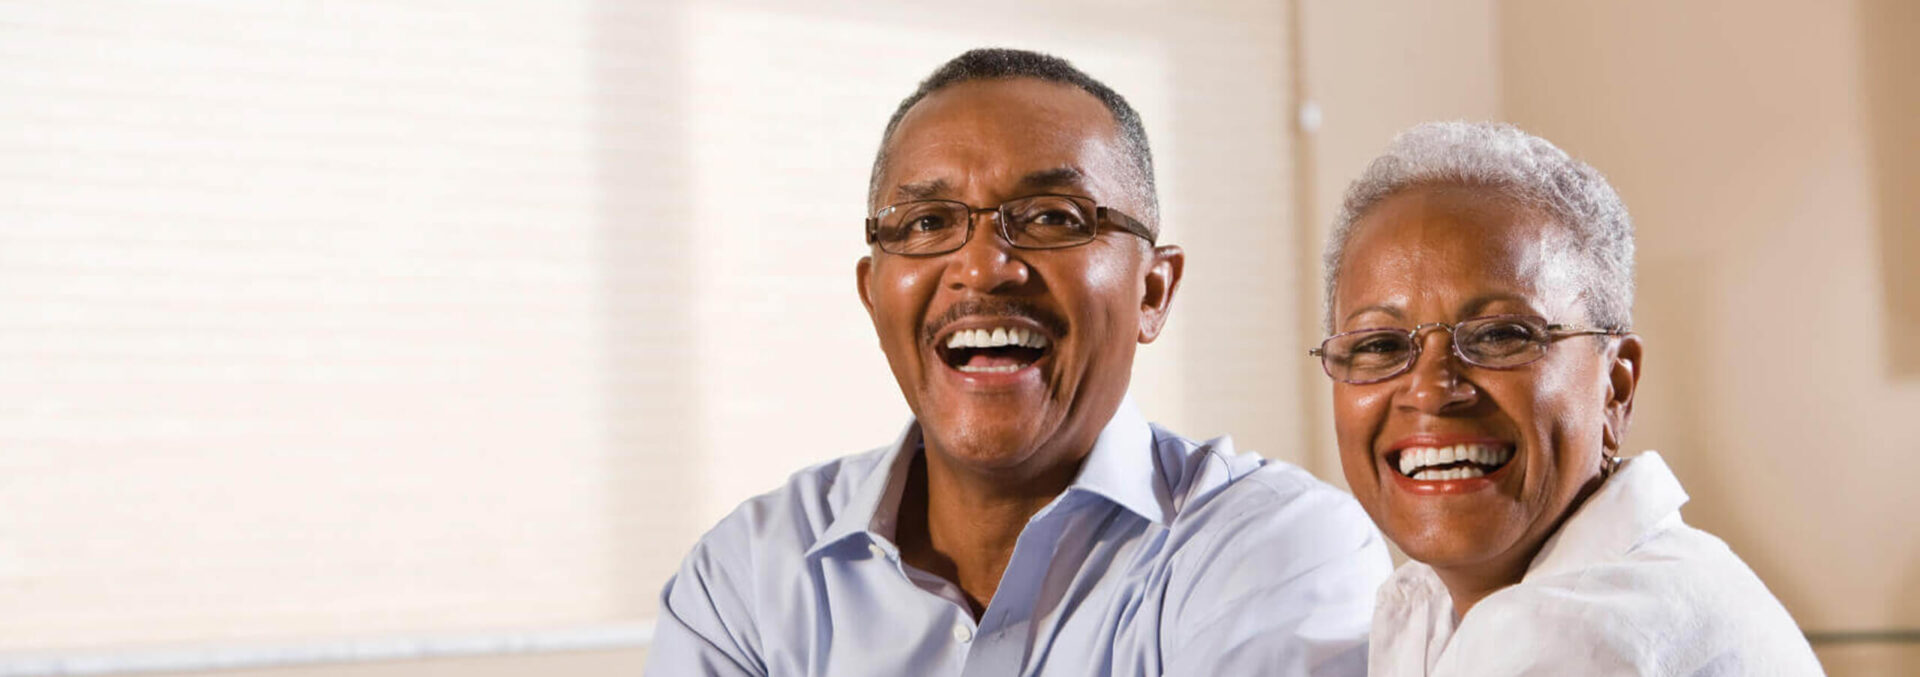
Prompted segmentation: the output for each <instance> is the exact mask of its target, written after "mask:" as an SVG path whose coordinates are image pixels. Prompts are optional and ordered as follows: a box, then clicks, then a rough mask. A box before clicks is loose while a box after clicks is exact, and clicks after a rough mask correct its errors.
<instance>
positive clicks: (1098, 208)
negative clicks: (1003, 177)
mask: <svg viewBox="0 0 1920 677" xmlns="http://www.w3.org/2000/svg"><path fill="white" fill-rule="evenodd" d="M1041 197H1057V198H1064V199H1066V200H1068V201H1070V202H1072V203H1074V204H1075V205H1077V206H1080V207H1082V208H1086V207H1092V209H1091V210H1090V211H1092V213H1093V232H1092V234H1091V235H1089V236H1088V237H1087V239H1085V240H1081V241H1079V242H1072V243H1068V244H1063V245H1055V246H1048V247H1035V246H1032V245H1023V244H1019V243H1016V242H1014V241H1013V236H1012V235H1010V234H1008V233H1007V221H1008V218H1009V217H1008V214H1007V205H1008V204H1010V203H1014V202H1019V201H1021V200H1031V199H1033V198H1041ZM926 203H942V204H950V205H958V206H959V207H960V208H962V209H965V210H967V234H966V237H963V238H960V242H958V243H957V244H955V245H954V246H953V247H952V248H951V249H943V250H940V251H928V252H913V253H910V254H909V253H902V252H895V251H888V250H887V248H886V247H885V246H881V247H880V250H881V251H885V252H887V253H888V254H893V255H895V256H940V255H942V254H951V253H953V252H956V251H960V248H961V247H965V246H967V243H968V242H972V241H973V222H974V218H973V217H974V215H976V214H980V213H990V214H995V215H997V216H998V218H996V219H994V221H995V222H996V224H997V225H995V226H994V231H996V232H998V233H1000V239H1001V240H1004V241H1005V242H1006V243H1007V244H1008V245H1011V246H1012V247H1013V248H1015V249H1068V248H1071V247H1078V246H1080V245H1083V244H1086V243H1088V242H1092V241H1094V240H1095V239H1097V238H1098V237H1099V236H1100V224H1101V223H1111V224H1113V225H1114V226H1115V227H1118V228H1119V229H1120V230H1122V231H1125V232H1128V233H1132V234H1133V235H1134V236H1136V237H1139V238H1140V239H1142V240H1146V241H1147V244H1148V245H1153V244H1157V243H1156V242H1154V236H1153V231H1152V230H1149V229H1148V228H1147V226H1146V224H1143V223H1141V222H1140V221H1139V219H1135V218H1133V217H1131V216H1128V215H1127V214H1126V213H1124V212H1121V211H1120V210H1117V209H1113V208H1111V207H1106V206H1103V205H1101V204H1100V203H1098V202H1094V201H1093V198H1090V197H1086V196H1083V195H1062V194H1059V193H1038V194H1034V195H1023V196H1020V197H1017V198H1014V199H1012V200H1007V201H1006V202H1002V203H1000V204H997V205H994V206H992V207H978V208H976V207H974V206H973V205H970V204H967V203H965V202H961V201H959V200H908V201H906V202H895V203H893V204H890V205H887V206H885V207H881V208H880V211H878V212H876V213H875V214H874V215H873V216H869V217H867V244H868V245H876V244H879V242H880V215H881V214H885V213H887V212H889V211H891V210H894V209H899V208H901V207H904V206H907V205H915V204H926Z"/></svg>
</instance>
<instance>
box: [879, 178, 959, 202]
mask: <svg viewBox="0 0 1920 677" xmlns="http://www.w3.org/2000/svg"><path fill="white" fill-rule="evenodd" d="M951 187H952V186H951V184H948V183H947V180H946V179H934V180H932V181H920V182H917V183H903V184H900V185H898V186H895V187H894V188H893V194H894V195H895V196H898V197H901V198H904V199H907V200H931V199H933V198H936V197H940V196H942V195H945V194H946V193H947V191H948V190H949V189H951Z"/></svg>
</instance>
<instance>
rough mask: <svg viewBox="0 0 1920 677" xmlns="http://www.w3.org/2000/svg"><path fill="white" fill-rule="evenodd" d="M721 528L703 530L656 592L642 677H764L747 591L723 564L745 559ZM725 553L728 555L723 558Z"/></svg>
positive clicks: (763, 667) (733, 573)
mask: <svg viewBox="0 0 1920 677" xmlns="http://www.w3.org/2000/svg"><path fill="white" fill-rule="evenodd" d="M724 528H725V525H724V524H723V525H722V527H721V528H717V529H715V532H714V533H710V534H708V536H707V538H705V539H702V540H701V542H700V544H699V545H696V546H694V549H693V552H692V553H691V554H689V555H687V559H686V561H685V562H683V563H682V564H681V566H680V571H679V573H677V574H675V575H674V577H673V578H672V579H669V580H668V581H667V585H666V588H665V589H664V590H662V591H661V593H660V618H659V621H658V622H657V624H656V625H655V627H654V634H653V642H652V643H651V644H650V645H649V646H648V648H647V667H646V670H645V671H644V674H645V675H647V676H648V677H693V676H696V675H697V676H703V677H765V676H766V675H767V670H766V665H765V662H764V661H762V660H760V658H759V655H758V651H756V650H755V647H757V646H758V644H759V642H758V641H757V638H758V636H759V632H758V629H757V628H756V627H755V626H754V624H753V614H752V608H751V606H750V602H751V597H749V593H750V590H749V588H747V587H746V586H745V580H743V579H741V578H739V577H738V576H737V575H736V574H735V572H733V571H731V570H730V567H729V566H728V565H729V564H731V563H735V562H743V561H750V557H749V554H748V553H745V552H730V549H729V548H728V547H726V545H725V541H724V538H723V534H722V533H721V532H722V531H723V530H724ZM728 555H732V556H731V557H729V556H728Z"/></svg>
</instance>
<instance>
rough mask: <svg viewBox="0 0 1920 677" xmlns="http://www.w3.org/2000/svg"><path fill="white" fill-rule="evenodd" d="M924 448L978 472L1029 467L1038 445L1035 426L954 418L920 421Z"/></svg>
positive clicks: (987, 418)
mask: <svg viewBox="0 0 1920 677" xmlns="http://www.w3.org/2000/svg"><path fill="white" fill-rule="evenodd" d="M921 426H922V434H923V435H924V436H925V437H926V440H927V448H928V450H929V451H930V452H931V453H938V454H940V455H941V456H944V457H945V458H946V460H948V461H950V462H955V463H958V464H961V465H963V466H966V467H969V468H973V469H975V470H978V471H981V472H995V471H1006V470H1014V469H1018V468H1021V467H1024V466H1027V465H1030V464H1031V462H1032V460H1033V458H1034V456H1035V455H1036V453H1037V451H1038V450H1039V448H1040V446H1041V441H1040V440H1039V437H1040V436H1039V435H1037V434H1036V433H1035V428H1037V427H1038V426H1035V425H1032V424H1031V423H1030V422H1028V421H1018V420H1015V421H1010V420H1008V419H1007V418H1005V417H999V416H991V415H988V416H957V417H953V418H952V420H949V421H944V422H934V421H922V422H921Z"/></svg>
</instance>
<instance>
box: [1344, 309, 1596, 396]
mask: <svg viewBox="0 0 1920 677" xmlns="http://www.w3.org/2000/svg"><path fill="white" fill-rule="evenodd" d="M1428 329H1445V330H1447V332H1448V333H1449V334H1451V335H1452V336H1453V354H1454V355H1457V356H1459V357H1460V359H1461V361H1463V362H1466V363H1467V364H1471V365H1473V366H1476V367H1483V368H1486V369H1512V368H1515V367H1519V366H1522V365H1525V364H1529V363H1532V362H1534V361H1536V360H1539V359H1540V358H1542V357H1546V356H1547V349H1548V348H1550V347H1552V346H1553V342H1554V341H1557V340H1560V339H1562V338H1566V337H1568V336H1586V335H1591V334H1602V335H1607V336H1624V335H1626V333H1627V332H1626V330H1624V329H1575V328H1572V327H1568V326H1566V325H1559V324H1547V321H1546V320H1545V319H1543V318H1539V317H1534V316H1531V315H1493V316H1489V317H1476V318H1473V319H1471V320H1465V321H1462V322H1459V323H1456V324H1448V323H1445V322H1433V323H1429V324H1423V325H1419V326H1416V327H1414V328H1413V329H1360V330H1356V331H1350V332H1344V333H1340V334H1334V335H1333V336H1329V337H1327V340H1325V341H1322V342H1320V347H1318V348H1315V349H1313V350H1309V351H1307V354H1309V355H1314V356H1316V357H1319V358H1320V367H1321V368H1322V369H1325V370H1326V372H1327V376H1330V377H1333V380H1335V381H1340V382H1342V383H1352V384H1356V385H1360V384H1367V383H1378V382H1380V381H1385V380H1387V379H1390V378H1393V377H1395V376H1399V375H1401V374H1403V373H1406V371H1407V370H1408V369H1410V368H1412V367H1413V363H1414V362H1415V361H1418V360H1419V359H1420V334H1421V333H1422V332H1425V331H1426V330H1428Z"/></svg>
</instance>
